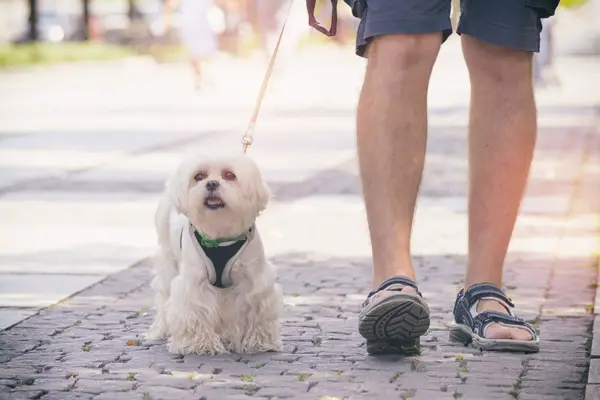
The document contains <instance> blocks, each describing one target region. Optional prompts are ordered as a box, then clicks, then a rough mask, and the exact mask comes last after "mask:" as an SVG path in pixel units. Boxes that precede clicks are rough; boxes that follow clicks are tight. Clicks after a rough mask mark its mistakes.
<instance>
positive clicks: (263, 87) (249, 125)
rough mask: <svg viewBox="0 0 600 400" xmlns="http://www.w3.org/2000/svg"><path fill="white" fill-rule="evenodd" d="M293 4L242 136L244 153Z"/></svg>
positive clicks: (252, 135)
mask: <svg viewBox="0 0 600 400" xmlns="http://www.w3.org/2000/svg"><path fill="white" fill-rule="evenodd" d="M336 1H337V0H336ZM293 4H294V0H290V5H289V8H288V11H287V13H286V15H285V20H284V21H283V25H282V26H281V32H279V38H277V44H275V49H274V50H273V54H271V58H270V59H269V66H268V67H267V71H266V72H265V76H264V78H263V81H262V85H261V86H260V92H259V94H258V99H257V100H256V104H255V106H254V112H253V113H252V117H251V118H250V122H249V123H248V127H247V128H246V132H245V133H244V136H242V151H243V152H244V153H246V152H247V151H248V147H250V145H252V142H253V141H254V126H255V125H256V120H257V119H258V113H259V112H260V107H261V106H262V102H263V99H264V97H265V93H266V92H267V87H268V86H269V80H270V79H271V74H272V73H273V67H274V66H275V60H276V59H277V53H278V52H279V45H280V44H281V39H282V38H283V33H284V32H285V26H286V24H287V21H288V18H289V16H290V13H291V11H292V5H293Z"/></svg>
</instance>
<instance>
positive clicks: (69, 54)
mask: <svg viewBox="0 0 600 400" xmlns="http://www.w3.org/2000/svg"><path fill="white" fill-rule="evenodd" d="M132 55H135V53H134V51H133V50H131V49H128V48H126V47H122V46H115V45H108V44H103V43H94V42H88V43H35V44H33V43H32V44H14V45H13V44H0V67H12V66H21V65H31V64H48V63H60V62H73V61H103V60H114V59H119V58H124V57H129V56H132Z"/></svg>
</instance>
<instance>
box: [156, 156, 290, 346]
mask: <svg viewBox="0 0 600 400" xmlns="http://www.w3.org/2000/svg"><path fill="white" fill-rule="evenodd" d="M269 197H270V193H269V190H268V188H267V187H266V185H265V183H264V182H263V180H262V177H261V174H260V171H259V170H258V168H257V166H256V165H255V164H254V162H253V161H252V160H250V159H249V158H248V157H246V156H245V155H242V154H240V155H235V156H231V157H206V156H199V155H192V156H188V157H186V159H185V160H184V161H183V163H182V164H181V165H180V166H179V168H178V169H177V170H176V172H175V174H174V175H173V176H172V177H171V178H170V179H169V181H168V182H167V185H166V193H165V196H164V197H163V198H162V199H161V201H160V203H159V205H158V209H157V211H156V216H155V225H156V230H157V233H158V241H159V244H160V251H159V253H158V255H157V258H156V264H155V272H156V276H155V278H154V280H153V282H152V286H153V288H154V289H155V290H156V292H157V293H156V308H157V314H156V317H155V320H154V322H153V324H152V326H151V327H150V330H149V332H148V335H147V336H148V337H149V338H153V339H158V338H162V339H166V338H169V339H170V340H169V351H171V352H173V353H179V354H188V353H197V354H222V353H226V352H229V351H231V352H236V353H255V352H262V351H278V350H280V349H281V339H280V335H279V316H280V314H281V310H282V307H283V298H282V294H281V289H280V287H279V285H278V284H277V283H276V271H275V268H274V267H273V266H272V265H271V264H270V263H268V262H267V260H266V258H265V254H264V249H263V245H262V242H261V239H260V236H259V234H258V231H257V229H256V225H255V220H256V218H257V217H258V215H259V214H260V212H261V211H262V210H263V209H264V208H265V207H266V206H267V203H268V201H269Z"/></svg>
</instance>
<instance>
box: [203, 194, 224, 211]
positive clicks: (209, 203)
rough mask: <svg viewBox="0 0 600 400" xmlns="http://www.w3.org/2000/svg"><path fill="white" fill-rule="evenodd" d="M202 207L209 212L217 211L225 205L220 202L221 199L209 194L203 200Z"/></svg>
mask: <svg viewBox="0 0 600 400" xmlns="http://www.w3.org/2000/svg"><path fill="white" fill-rule="evenodd" d="M204 206H205V207H206V208H209V209H211V210H217V209H219V208H223V207H225V203H224V202H223V200H221V198H220V197H219V196H217V195H214V194H209V195H208V196H207V197H206V198H205V199H204Z"/></svg>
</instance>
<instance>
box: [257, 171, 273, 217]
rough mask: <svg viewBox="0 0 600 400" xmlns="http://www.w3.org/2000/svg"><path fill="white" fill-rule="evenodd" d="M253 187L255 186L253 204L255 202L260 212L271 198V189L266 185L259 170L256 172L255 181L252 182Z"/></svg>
mask: <svg viewBox="0 0 600 400" xmlns="http://www.w3.org/2000/svg"><path fill="white" fill-rule="evenodd" d="M254 188H255V203H254V204H256V207H257V208H258V211H259V212H262V211H263V210H264V209H265V208H267V205H268V204H269V201H270V200H271V190H270V189H269V187H268V186H267V184H266V183H265V181H264V180H263V179H262V176H261V175H260V172H259V173H258V174H256V182H255V184H254Z"/></svg>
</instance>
